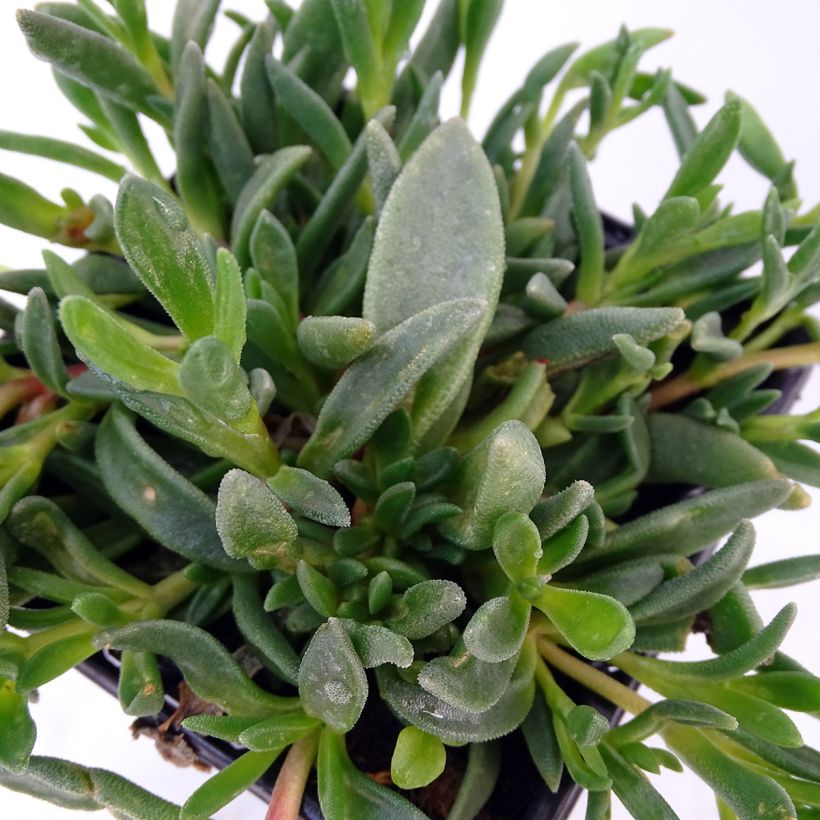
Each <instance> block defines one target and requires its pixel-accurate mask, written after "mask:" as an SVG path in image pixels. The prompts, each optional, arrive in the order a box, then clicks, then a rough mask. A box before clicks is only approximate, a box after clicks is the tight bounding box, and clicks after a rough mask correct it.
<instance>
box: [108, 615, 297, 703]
mask: <svg viewBox="0 0 820 820" xmlns="http://www.w3.org/2000/svg"><path fill="white" fill-rule="evenodd" d="M94 642H95V644H96V645H97V646H98V647H103V646H106V647H109V646H110V647H113V648H114V649H123V650H126V649H127V650H131V651H134V652H155V653H156V654H158V655H166V656H168V657H169V658H171V659H173V661H174V663H175V664H176V665H177V666H178V667H179V669H180V671H181V672H182V674H183V675H184V676H185V680H186V681H187V683H188V685H189V686H190V687H191V689H193V690H194V692H196V693H197V694H198V695H199V696H200V697H201V698H204V699H205V700H208V701H211V702H212V703H215V704H217V705H218V706H220V707H221V708H223V709H225V710H226V711H227V712H236V713H237V714H239V715H248V716H253V715H258V716H259V717H268V716H270V715H271V714H272V713H277V712H286V711H290V710H292V709H294V708H296V706H297V704H298V700H297V699H295V698H281V697H278V696H276V695H272V694H270V693H269V692H266V691H265V690H264V689H260V688H259V686H257V685H256V684H255V683H254V682H253V681H252V680H251V679H250V678H249V677H248V676H247V675H246V674H245V673H244V672H243V671H242V669H241V667H240V666H239V664H238V663H237V662H236V661H235V660H234V658H233V657H232V656H231V654H230V653H229V652H228V650H227V649H225V647H224V646H223V645H222V644H221V643H220V642H219V641H218V640H217V639H216V638H214V637H213V636H212V635H211V634H210V633H208V632H206V631H205V630H204V629H200V628H199V627H196V626H191V625H189V624H186V623H182V622H181V621H171V620H162V621H150V620H146V621H140V622H138V623H133V624H129V625H128V626H124V627H122V628H120V629H111V630H108V631H105V632H100V633H99V634H98V635H97V636H96V638H95V641H94Z"/></svg>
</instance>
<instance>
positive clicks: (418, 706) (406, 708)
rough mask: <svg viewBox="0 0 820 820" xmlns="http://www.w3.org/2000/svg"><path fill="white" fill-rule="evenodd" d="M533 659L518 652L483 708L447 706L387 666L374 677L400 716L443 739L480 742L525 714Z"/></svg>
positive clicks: (508, 728) (506, 731)
mask: <svg viewBox="0 0 820 820" xmlns="http://www.w3.org/2000/svg"><path fill="white" fill-rule="evenodd" d="M534 662H535V658H534V657H531V656H530V655H528V654H527V653H526V652H525V653H522V655H521V658H520V659H519V661H518V665H517V666H516V669H515V671H514V672H513V676H512V679H511V680H510V684H509V686H508V687H507V689H506V691H505V692H504V694H503V695H502V696H501V699H500V700H499V701H498V702H497V703H496V704H495V706H492V707H491V708H490V709H487V710H486V711H484V712H474V711H469V710H465V709H458V708H456V707H454V706H451V705H449V704H447V703H445V702H444V701H443V700H440V699H439V698H437V697H436V696H435V695H433V694H431V693H430V692H427V691H425V690H424V689H422V688H421V687H420V686H418V685H417V684H413V683H408V682H407V681H406V680H404V679H403V678H402V677H400V676H399V674H398V673H397V672H396V671H395V670H393V669H392V668H391V667H389V666H382V667H380V669H379V670H378V672H377V677H378V681H379V691H380V692H381V695H382V698H384V700H385V701H387V703H388V705H389V706H390V707H391V708H392V709H393V710H394V711H395V712H396V714H397V715H398V716H399V717H400V718H401V719H402V720H404V721H407V722H408V723H410V724H412V725H413V726H417V727H418V728H419V729H421V730H422V731H424V732H427V733H428V734H431V735H436V737H440V738H441V739H442V740H443V741H445V742H447V743H484V742H486V741H488V740H494V739H495V738H498V737H502V736H503V735H506V734H509V733H510V732H512V731H513V730H514V729H515V728H516V727H518V726H519V725H520V724H521V721H522V720H524V718H525V717H526V716H527V713H528V712H529V710H530V706H531V705H532V699H533V694H534V691H535V685H534V683H533V670H534Z"/></svg>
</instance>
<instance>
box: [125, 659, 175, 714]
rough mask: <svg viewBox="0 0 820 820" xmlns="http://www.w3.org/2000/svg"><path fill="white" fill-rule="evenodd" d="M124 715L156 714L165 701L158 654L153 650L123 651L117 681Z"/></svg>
mask: <svg viewBox="0 0 820 820" xmlns="http://www.w3.org/2000/svg"><path fill="white" fill-rule="evenodd" d="M118 694H119V699H120V705H121V706H122V710H123V712H125V714H126V715H133V716H134V717H143V716H145V715H155V714H156V713H157V712H159V711H160V710H161V709H162V707H163V705H164V704H165V689H164V688H163V685H162V677H161V676H160V671H159V664H158V663H157V656H156V655H155V654H154V653H153V652H123V653H122V662H121V665H120V679H119V685H118Z"/></svg>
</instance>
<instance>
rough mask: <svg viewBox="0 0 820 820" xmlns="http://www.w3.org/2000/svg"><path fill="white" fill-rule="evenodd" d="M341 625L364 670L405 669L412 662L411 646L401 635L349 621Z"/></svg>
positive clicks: (383, 628) (374, 626)
mask: <svg viewBox="0 0 820 820" xmlns="http://www.w3.org/2000/svg"><path fill="white" fill-rule="evenodd" d="M384 575H387V573H384ZM388 577H389V576H388ZM342 625H343V626H344V628H345V630H346V631H347V634H348V635H349V636H350V640H351V641H353V646H354V647H355V649H356V652H357V654H358V656H359V658H360V659H361V662H362V666H364V667H365V668H366V669H372V668H374V667H376V666H381V665H382V664H383V663H392V664H393V665H394V666H398V667H401V668H407V667H408V666H410V664H411V663H412V662H413V645H412V644H411V643H410V641H409V640H407V638H405V637H404V636H403V635H397V634H396V633H395V632H393V631H391V630H390V629H385V627H383V626H377V625H375V624H360V623H358V622H357V621H351V620H343V621H342Z"/></svg>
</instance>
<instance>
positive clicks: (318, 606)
mask: <svg viewBox="0 0 820 820" xmlns="http://www.w3.org/2000/svg"><path fill="white" fill-rule="evenodd" d="M296 578H297V579H298V581H299V588H300V589H301V590H302V595H304V596H305V600H306V601H307V602H308V603H309V604H310V605H311V606H312V607H313V609H314V610H316V612H318V613H319V615H321V616H323V617H325V618H330V617H332V616H333V615H335V614H336V610H337V609H338V608H339V592H338V590H337V589H336V586H335V584H334V583H333V582H332V581H331V580H329V579H328V578H326V577H325V576H324V575H322V573H321V572H319V570H318V569H314V568H313V567H312V566H311V565H310V564H308V563H307V562H305V561H299V563H298V564H297V566H296Z"/></svg>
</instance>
